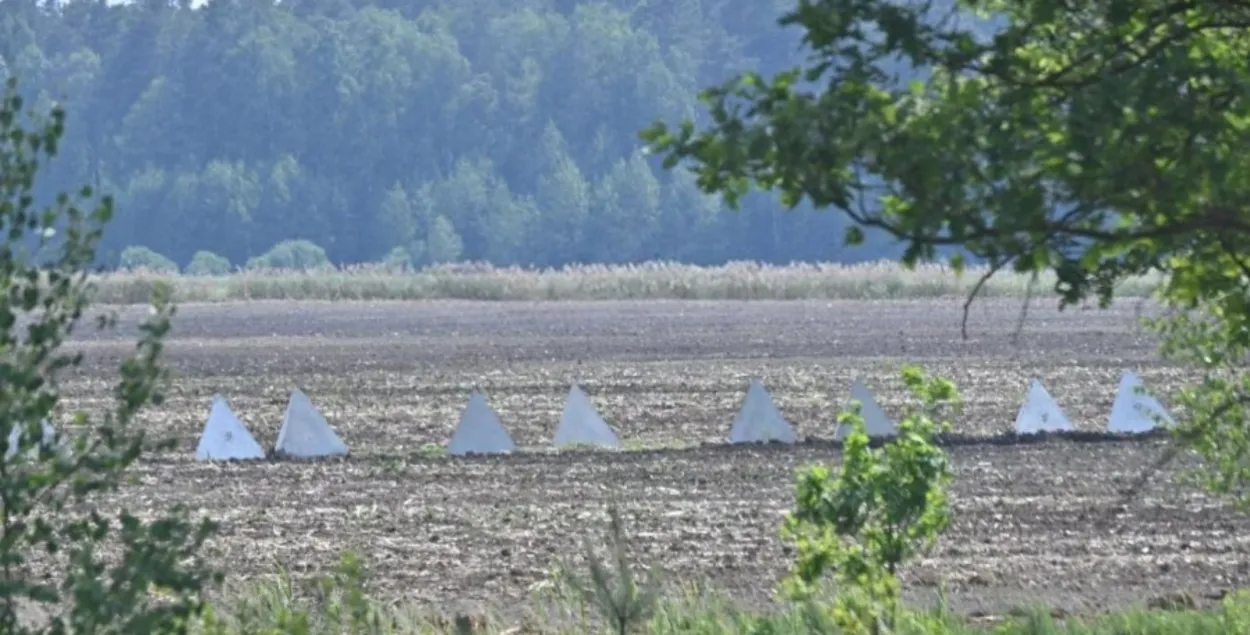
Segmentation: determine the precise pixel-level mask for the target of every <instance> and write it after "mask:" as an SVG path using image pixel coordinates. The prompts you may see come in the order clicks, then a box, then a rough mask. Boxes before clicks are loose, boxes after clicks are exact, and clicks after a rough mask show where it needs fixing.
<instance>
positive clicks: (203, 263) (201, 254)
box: [186, 250, 230, 276]
mask: <svg viewBox="0 0 1250 635" xmlns="http://www.w3.org/2000/svg"><path fill="white" fill-rule="evenodd" d="M186 272H187V275H191V276H224V275H228V274H229V273H230V261H229V260H226V259H225V257H223V256H218V255H217V254H215V253H213V252H211V251H203V250H201V251H197V252H195V255H194V256H192V257H191V262H189V263H187V269H186Z"/></svg>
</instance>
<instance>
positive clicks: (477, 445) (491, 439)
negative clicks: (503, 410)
mask: <svg viewBox="0 0 1250 635" xmlns="http://www.w3.org/2000/svg"><path fill="white" fill-rule="evenodd" d="M514 450H516V445H515V444H514V443H513V442H512V436H511V435H509V434H508V431H507V430H504V427H503V424H501V423H500V422H499V415H497V414H495V411H494V410H493V409H492V408H491V407H490V405H489V404H487V403H486V398H485V397H483V396H482V393H480V392H478V391H476V390H474V391H473V394H472V395H469V403H468V405H466V406H465V408H464V412H462V413H460V423H458V424H457V425H456V431H455V432H454V433H452V435H451V441H449V442H448V443H447V453H448V454H451V455H455V456H461V455H465V454H470V453H472V454H499V453H506V452H512V451H514Z"/></svg>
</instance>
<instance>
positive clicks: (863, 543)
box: [782, 366, 959, 633]
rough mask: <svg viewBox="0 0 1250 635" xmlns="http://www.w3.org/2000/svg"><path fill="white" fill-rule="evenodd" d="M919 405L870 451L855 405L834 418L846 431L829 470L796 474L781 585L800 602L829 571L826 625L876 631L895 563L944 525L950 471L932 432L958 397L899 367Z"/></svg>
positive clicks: (893, 615)
mask: <svg viewBox="0 0 1250 635" xmlns="http://www.w3.org/2000/svg"><path fill="white" fill-rule="evenodd" d="M903 381H904V383H906V384H907V388H908V390H910V391H911V393H912V394H913V395H914V396H915V397H916V398H918V399H919V400H920V402H921V406H920V407H919V408H917V409H916V410H914V411H912V412H910V413H908V415H907V416H906V417H904V418H903V420H902V421H900V422H899V424H898V436H897V437H896V438H894V439H891V440H890V441H888V442H887V443H886V444H885V445H884V446H882V447H880V448H875V449H874V448H871V447H869V444H868V441H869V437H868V433H867V431H866V430H865V428H864V420H863V417H861V416H860V414H859V409H860V406H861V404H859V403H858V402H856V403H855V404H854V408H853V410H851V411H848V412H843V413H841V414H840V415H839V416H838V424H839V425H840V426H846V427H847V428H845V429H849V432H848V433H847V435H846V438H845V441H844V442H843V446H842V463H841V466H840V467H839V469H838V471H837V472H836V473H835V472H834V471H832V470H831V469H829V468H828V467H826V466H823V465H817V466H812V467H809V468H807V469H806V470H805V471H803V472H801V473H800V475H799V480H798V485H797V489H796V501H795V509H794V511H793V512H792V513H791V514H789V515H788V516H787V518H786V522H785V524H784V526H783V529H782V533H783V536H785V537H786V538H788V539H790V540H793V541H794V543H795V546H796V550H795V566H794V570H793V572H792V573H791V576H790V578H789V579H788V580H787V581H786V582H787V584H786V588H787V590H788V591H789V592H790V593H791V595H792V596H794V597H797V598H800V599H809V598H811V597H812V595H813V592H814V590H816V589H817V588H818V584H819V583H820V582H821V581H822V580H823V578H824V577H825V576H826V574H828V573H830V572H832V574H833V579H834V582H835V585H836V590H837V599H836V600H835V603H834V616H833V620H834V622H835V623H836V624H837V625H838V626H839V628H841V629H843V630H844V631H846V632H861V631H863V632H874V633H875V632H879V629H880V628H882V627H888V626H891V625H893V624H894V622H895V621H896V619H897V616H898V614H899V609H900V606H899V599H900V587H899V581H898V577H897V574H898V568H899V566H901V565H902V564H903V563H904V562H906V561H907V560H908V559H909V558H911V557H912V556H914V555H915V554H916V553H918V552H919V551H920V550H921V549H924V548H926V547H928V546H930V545H932V544H933V543H934V542H935V541H936V540H937V538H938V537H939V536H940V535H941V533H942V532H943V531H945V530H946V528H947V526H948V525H949V524H950V509H949V507H948V504H947V498H946V490H947V487H948V486H949V484H950V480H951V474H950V468H949V465H948V464H947V460H946V453H945V452H944V451H943V450H942V448H941V447H940V446H938V445H937V443H936V435H938V434H940V433H942V432H944V431H946V430H947V429H949V425H950V424H949V422H948V421H947V420H946V419H944V418H943V417H945V416H946V415H947V414H948V411H949V410H950V409H951V408H952V407H954V406H957V405H958V403H959V396H958V394H957V393H956V392H955V386H954V384H952V383H951V382H950V381H947V380H945V379H941V378H930V377H926V376H925V375H924V373H923V372H922V371H921V370H920V369H919V368H916V367H912V366H907V367H904V369H903Z"/></svg>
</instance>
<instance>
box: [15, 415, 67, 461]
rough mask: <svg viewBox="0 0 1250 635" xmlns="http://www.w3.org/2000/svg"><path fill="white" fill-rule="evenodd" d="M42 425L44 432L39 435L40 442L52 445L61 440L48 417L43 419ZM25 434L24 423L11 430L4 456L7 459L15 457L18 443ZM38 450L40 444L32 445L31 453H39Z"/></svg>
mask: <svg viewBox="0 0 1250 635" xmlns="http://www.w3.org/2000/svg"><path fill="white" fill-rule="evenodd" d="M40 426H41V429H42V433H41V434H40V435H39V436H40V437H41V438H40V439H39V441H40V444H42V445H51V444H53V443H57V442H58V441H59V439H58V438H57V436H58V435H57V433H56V430H55V429H53V428H52V425H51V424H49V423H48V420H47V419H44V420H43V421H41V422H40ZM25 434H26V430H25V426H24V425H15V426H13V427H12V428H11V429H10V430H9V449H8V450H5V452H4V458H5V460H6V461H7V460H8V459H11V458H13V456H14V455H15V454H17V448H18V445H19V444H20V443H21V441H22V436H24V435H25ZM37 450H38V446H31V448H30V453H31V454H35V453H37Z"/></svg>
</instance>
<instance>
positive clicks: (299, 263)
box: [247, 240, 332, 271]
mask: <svg viewBox="0 0 1250 635" xmlns="http://www.w3.org/2000/svg"><path fill="white" fill-rule="evenodd" d="M331 266H332V265H331V264H330V258H329V257H328V256H326V250H324V249H322V248H321V247H318V246H317V245H316V244H315V243H313V242H311V241H308V240H284V241H282V242H280V243H278V244H276V245H274V246H273V247H271V248H270V249H269V251H267V252H265V253H264V254H263V255H261V256H257V257H255V258H252V259H250V260H248V261H247V268H248V269H293V270H296V271H311V270H314V269H325V268H329V267H331Z"/></svg>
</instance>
